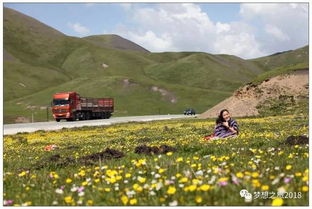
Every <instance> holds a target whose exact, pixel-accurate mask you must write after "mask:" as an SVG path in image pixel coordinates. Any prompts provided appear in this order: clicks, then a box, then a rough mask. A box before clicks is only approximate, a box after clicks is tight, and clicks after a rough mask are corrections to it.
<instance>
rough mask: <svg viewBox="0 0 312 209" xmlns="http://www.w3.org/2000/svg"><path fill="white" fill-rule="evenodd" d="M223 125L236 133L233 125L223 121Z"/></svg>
mask: <svg viewBox="0 0 312 209" xmlns="http://www.w3.org/2000/svg"><path fill="white" fill-rule="evenodd" d="M223 125H224V126H225V127H227V128H228V129H229V130H230V131H232V132H233V133H237V130H235V129H234V128H233V127H230V126H229V123H228V122H223Z"/></svg>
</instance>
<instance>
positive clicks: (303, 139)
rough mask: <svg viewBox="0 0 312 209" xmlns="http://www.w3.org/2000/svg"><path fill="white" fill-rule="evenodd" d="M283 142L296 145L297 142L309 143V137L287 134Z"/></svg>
mask: <svg viewBox="0 0 312 209" xmlns="http://www.w3.org/2000/svg"><path fill="white" fill-rule="evenodd" d="M284 144H286V145H297V144H309V138H308V137H307V136H289V137H288V138H287V139H286V140H285V142H284Z"/></svg>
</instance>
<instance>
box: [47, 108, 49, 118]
mask: <svg viewBox="0 0 312 209" xmlns="http://www.w3.org/2000/svg"><path fill="white" fill-rule="evenodd" d="M47 121H49V106H47Z"/></svg>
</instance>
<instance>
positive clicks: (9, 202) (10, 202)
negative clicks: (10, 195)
mask: <svg viewBox="0 0 312 209" xmlns="http://www.w3.org/2000/svg"><path fill="white" fill-rule="evenodd" d="M13 202H14V201H13V200H4V202H3V205H4V206H7V205H12V204H13Z"/></svg>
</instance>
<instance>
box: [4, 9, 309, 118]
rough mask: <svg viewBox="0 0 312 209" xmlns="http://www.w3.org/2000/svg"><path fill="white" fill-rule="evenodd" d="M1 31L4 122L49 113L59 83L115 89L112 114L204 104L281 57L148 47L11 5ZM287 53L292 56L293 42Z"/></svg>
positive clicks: (86, 92) (87, 90) (91, 91)
mask: <svg viewBox="0 0 312 209" xmlns="http://www.w3.org/2000/svg"><path fill="white" fill-rule="evenodd" d="M3 33H4V73H3V75H4V122H5V123H14V122H17V121H24V122H25V121H29V120H30V118H31V117H32V115H33V116H34V118H35V121H38V120H39V121H42V120H46V115H47V112H46V108H47V107H48V106H49V105H50V102H51V98H52V95H53V94H54V93H56V92H62V91H77V92H79V93H80V94H81V95H82V96H89V97H114V98H115V102H116V103H115V105H116V106H115V113H114V116H123V115H145V114H177V113H179V114H180V113H182V112H183V110H184V109H186V108H188V107H192V108H194V109H195V110H196V111H197V112H203V111H205V110H207V109H208V108H210V107H213V106H214V105H216V104H218V103H219V102H221V101H222V100H224V99H225V98H227V97H229V96H231V95H232V93H233V91H234V90H235V89H237V88H238V87H240V86H242V85H243V84H245V83H248V82H251V81H253V80H254V79H255V78H257V77H258V76H259V75H261V74H262V73H265V72H269V71H270V70H271V67H275V66H281V65H284V64H285V63H283V61H282V59H284V58H278V57H279V56H281V55H277V56H273V57H277V58H278V59H272V58H270V59H269V60H270V64H269V65H268V64H265V63H266V62H267V58H260V59H255V60H244V59H241V58H238V57H235V56H229V55H212V54H208V53H199V52H178V53H174V52H165V53H150V52H148V51H147V50H146V49H144V48H143V47H141V46H139V45H137V44H135V43H133V42H131V41H129V40H126V39H124V38H122V37H120V36H117V35H99V36H89V37H85V38H76V37H69V36H66V35H64V34H62V33H61V32H59V31H57V30H55V29H53V28H51V27H49V26H47V25H45V24H43V23H41V22H39V21H37V20H35V19H34V18H31V17H29V16H26V15H23V14H21V13H19V12H17V11H14V10H12V9H8V8H4V25H3ZM306 49H307V48H303V50H301V49H300V53H301V52H302V53H304V51H305V50H306ZM290 53H293V55H292V56H297V54H296V50H294V51H292V52H290ZM287 54H288V53H285V54H283V56H285V55H287ZM299 58H300V59H299ZM289 59H290V58H289ZM291 60H292V62H293V63H295V64H298V63H300V62H301V61H302V62H307V60H308V59H307V56H303V57H296V58H294V59H291ZM300 60H301V61H300ZM287 61H288V60H287ZM286 64H291V62H287V63H286ZM49 119H50V120H51V119H52V117H51V113H49Z"/></svg>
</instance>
